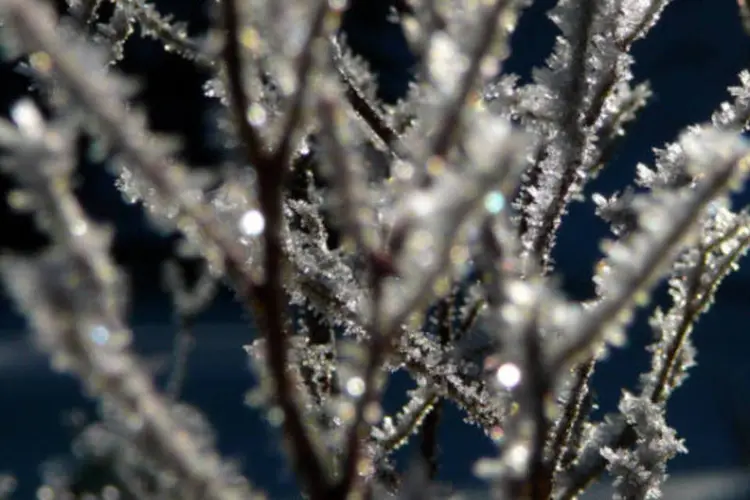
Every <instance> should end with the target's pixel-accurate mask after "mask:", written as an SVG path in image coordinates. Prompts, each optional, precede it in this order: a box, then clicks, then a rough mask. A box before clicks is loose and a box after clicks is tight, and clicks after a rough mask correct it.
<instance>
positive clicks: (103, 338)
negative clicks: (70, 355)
mask: <svg viewBox="0 0 750 500" xmlns="http://www.w3.org/2000/svg"><path fill="white" fill-rule="evenodd" d="M89 336H90V337H91V340H92V341H93V342H94V343H95V344H98V345H104V344H106V343H107V342H109V339H110V336H111V335H110V333H109V330H108V329H107V327H106V326H104V325H96V326H95V327H93V328H92V329H91V331H90V332H89Z"/></svg>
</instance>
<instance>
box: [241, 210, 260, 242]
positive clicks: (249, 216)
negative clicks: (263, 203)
mask: <svg viewBox="0 0 750 500" xmlns="http://www.w3.org/2000/svg"><path fill="white" fill-rule="evenodd" d="M265 227H266V219H265V218H264V217H263V214H262V213H260V211H259V210H248V211H247V212H245V213H244V214H242V217H240V222H239V228H240V232H242V234H244V235H246V236H258V235H259V234H262V233H263V230H264V229H265Z"/></svg>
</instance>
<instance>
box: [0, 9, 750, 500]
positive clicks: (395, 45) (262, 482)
mask: <svg viewBox="0 0 750 500" xmlns="http://www.w3.org/2000/svg"><path fill="white" fill-rule="evenodd" d="M156 4H157V5H158V7H159V10H160V11H161V12H163V13H167V12H172V13H174V14H175V16H176V17H177V18H179V19H183V20H187V21H190V26H191V29H192V30H194V31H195V32H199V31H200V30H202V29H203V28H204V27H205V24H206V13H205V10H204V7H203V5H202V3H201V2H198V1H187V0H182V1H180V0H161V1H158V2H156ZM387 4H388V2H385V1H384V2H377V1H368V0H359V1H356V0H355V1H354V2H353V7H352V8H351V9H350V11H349V12H348V13H347V15H346V16H345V21H344V29H345V30H346V31H347V33H348V37H349V41H350V45H351V46H352V47H353V48H354V49H355V50H356V51H357V52H359V53H361V54H362V55H363V56H364V57H365V58H366V59H367V60H368V61H369V62H370V64H371V67H372V69H373V70H374V71H375V72H376V73H377V74H378V75H379V82H380V93H381V97H382V98H384V99H385V100H389V101H393V100H395V99H397V98H398V97H399V96H400V95H402V94H403V92H404V91H405V89H406V85H407V82H408V78H409V68H410V66H411V65H412V64H413V63H414V60H413V57H411V55H410V54H409V53H408V51H407V50H406V47H405V44H404V41H403V37H402V36H401V33H400V31H399V28H398V27H397V26H396V25H393V24H391V23H389V22H388V21H387V20H386V13H387V8H386V6H387ZM551 5H552V2H551V1H550V0H545V1H537V2H536V3H535V5H534V7H533V8H531V9H530V10H529V11H528V12H527V13H526V14H525V15H524V17H523V18H522V22H521V24H520V26H519V29H518V30H517V32H516V34H515V35H514V39H513V55H512V57H511V59H510V60H509V61H508V63H507V65H506V69H507V71H511V72H515V73H518V74H520V75H521V76H522V77H523V78H524V79H528V77H529V74H530V69H531V68H532V67H533V66H536V65H540V64H542V62H543V61H544V58H545V57H546V55H547V54H548V53H549V50H550V48H551V44H552V42H553V39H554V36H556V30H555V28H554V26H553V25H552V23H551V22H550V21H549V20H547V19H546V17H545V16H544V12H546V10H548V9H549V7H550V6H551ZM126 51H127V52H126V53H127V57H126V59H125V61H124V62H123V63H122V64H121V65H120V68H121V69H122V70H123V71H125V72H127V73H129V74H133V75H137V76H138V78H139V79H140V80H141V81H142V82H143V83H144V90H143V92H142V93H141V94H140V95H139V99H140V100H141V101H142V102H143V103H145V104H146V105H147V106H148V108H149V117H150V120H151V124H152V126H153V128H154V129H157V130H161V131H171V132H174V133H177V134H179V135H181V136H182V137H183V138H184V140H185V149H184V156H185V159H187V160H189V161H190V163H192V164H196V165H204V166H207V165H212V164H214V165H215V164H216V163H217V162H218V161H219V160H220V158H221V155H222V151H221V146H220V144H217V143H216V142H215V141H213V140H212V133H211V132H212V130H213V129H212V124H211V120H210V112H211V109H212V106H214V105H215V104H214V103H212V102H211V101H208V100H206V99H204V98H203V97H202V90H201V86H202V84H203V82H204V81H205V77H206V75H202V74H199V73H197V72H196V71H195V70H194V69H193V68H192V67H191V65H190V64H189V63H187V62H185V61H183V60H182V59H180V58H179V57H177V56H174V55H172V54H168V53H165V52H164V51H163V50H161V49H160V47H159V45H158V44H156V43H155V42H153V41H149V40H143V39H140V38H137V37H134V38H132V39H131V40H130V41H129V42H128V45H127V49H126ZM634 55H635V56H636V60H637V61H638V63H637V64H636V66H635V73H636V80H637V81H642V80H644V79H648V80H649V81H650V82H651V84H652V88H653V90H654V98H653V99H652V102H651V103H650V104H649V106H648V107H647V108H646V109H645V110H644V111H643V112H642V113H641V115H640V119H639V120H638V121H637V122H636V123H635V124H633V125H631V126H630V127H629V129H628V130H629V132H630V134H629V136H628V138H627V139H626V141H625V143H624V144H623V147H622V148H621V149H620V151H619V154H618V155H617V157H616V158H615V161H614V162H613V163H612V164H611V165H609V166H608V167H607V170H606V171H605V172H604V174H603V175H601V176H600V178H599V179H597V181H596V182H595V184H594V185H592V186H590V187H589V189H587V192H586V193H587V195H590V194H591V193H592V192H596V191H598V192H602V193H604V194H609V193H611V192H612V191H614V190H618V189H622V188H623V187H624V186H626V185H628V183H629V182H630V181H631V180H632V178H633V174H634V169H635V165H636V163H637V162H639V161H641V162H648V163H652V152H651V148H652V147H660V146H662V145H663V144H664V143H665V142H667V141H671V140H674V138H675V137H676V135H677V133H678V132H679V131H680V130H681V129H682V127H684V126H685V125H688V124H692V123H695V122H701V121H704V120H706V119H708V117H709V116H710V113H711V112H712V111H713V110H714V109H716V107H717V105H718V103H719V102H721V101H722V100H726V99H727V98H728V96H727V93H726V87H727V86H729V85H736V84H737V78H736V75H737V73H738V72H739V71H740V69H742V68H745V67H748V63H750V38H748V37H747V35H745V34H744V33H743V32H742V29H741V26H740V22H739V18H738V15H737V6H736V4H735V3H734V2H733V1H731V0H675V1H673V3H672V4H671V5H670V6H669V7H668V8H667V10H666V12H665V14H664V16H663V19H662V20H661V22H660V23H659V25H657V27H656V28H655V29H654V30H653V31H652V32H651V34H650V35H649V37H648V39H646V40H645V41H640V42H638V43H637V44H636V46H635V48H634ZM0 86H1V87H2V91H1V92H0V112H2V113H7V110H8V107H9V106H10V105H11V104H12V103H13V102H14V101H15V100H16V99H17V98H18V96H19V95H21V94H22V93H25V92H26V88H27V86H28V81H26V79H25V78H24V77H23V75H22V74H20V73H19V72H18V71H14V67H13V66H12V65H10V64H6V65H4V66H3V67H2V71H0ZM79 178H80V186H79V189H78V191H79V194H80V196H81V199H82V201H83V203H84V206H85V207H86V209H87V210H88V212H89V213H90V215H91V216H92V217H94V218H96V219H98V220H103V221H110V222H113V223H115V224H116V226H117V237H116V241H115V255H116V258H117V260H118V262H120V264H121V265H123V266H125V267H126V268H127V269H128V271H129V272H130V273H131V275H132V278H133V282H132V285H133V288H132V298H133V307H132V312H131V318H130V320H131V324H132V325H133V328H134V331H135V335H136V346H137V348H138V350H139V352H141V353H142V354H143V355H144V356H146V357H147V358H148V359H150V360H152V361H153V362H154V363H155V364H159V363H162V364H163V362H164V360H165V359H168V354H169V351H170V345H171V342H172V337H173V334H174V328H173V326H172V325H173V322H172V316H171V310H170V306H169V299H168V297H167V296H166V295H165V294H164V293H163V292H162V291H161V290H160V287H159V282H158V279H157V277H158V276H159V269H160V264H161V262H162V261H163V259H164V258H165V257H166V256H168V255H170V254H171V252H172V248H173V238H172V237H170V236H163V235H158V234H156V233H155V232H154V231H153V230H151V229H150V228H149V226H148V224H147V223H146V222H145V221H144V218H143V216H142V214H141V210H140V208H139V207H137V206H132V205H127V204H125V203H124V202H123V201H122V199H121V197H120V195H119V193H118V192H117V191H116V190H115V188H114V187H113V186H112V179H111V178H110V177H109V176H108V174H107V173H106V171H105V169H103V168H102V165H98V164H91V163H84V164H82V166H81V171H80V177H79ZM0 181H2V184H1V185H0V188H2V189H3V191H4V192H7V190H8V189H9V188H10V187H11V186H12V183H11V182H10V181H9V180H8V179H6V178H5V177H2V178H0ZM740 198H741V199H740V202H742V201H744V202H747V201H748V196H747V195H743V196H741V197H740ZM4 199H5V196H3V200H4ZM3 203H4V201H3ZM606 234H607V232H606V226H605V224H604V223H603V222H601V221H599V220H597V219H596V218H595V217H594V216H593V209H592V204H591V203H590V201H587V202H586V203H578V204H576V205H574V206H573V207H572V209H571V212H570V215H569V216H568V218H567V220H566V222H565V223H564V225H563V230H562V232H561V234H560V238H559V244H558V247H557V249H556V252H555V256H556V259H557V261H558V273H559V274H560V275H561V276H562V278H563V282H564V286H565V288H566V290H567V292H568V293H569V294H570V295H572V296H574V297H578V298H585V297H588V296H590V294H591V293H592V288H591V285H590V277H591V268H592V264H593V262H594V261H595V259H596V257H597V255H598V250H597V242H598V241H599V239H601V238H602V237H604V236H606ZM44 244H45V238H44V237H43V236H42V235H41V234H39V233H37V232H36V231H35V230H34V227H33V224H32V223H31V220H30V219H29V218H28V217H23V216H19V215H18V214H14V213H12V212H11V211H10V210H8V208H7V206H5V205H2V209H1V210H0V245H2V248H3V250H4V251H16V252H32V251H35V250H38V249H40V248H42V247H43V246H44ZM663 295H664V294H663V293H662V294H661V295H660V297H661V296H663ZM661 303H665V301H664V300H661ZM647 316H648V314H646V313H643V314H640V315H639V317H638V321H637V322H636V325H635V326H634V328H633V329H632V332H633V333H632V336H631V338H630V343H629V346H628V347H626V348H625V349H622V350H619V351H617V352H615V353H613V355H612V356H611V359H610V360H609V362H607V363H605V364H604V365H602V366H601V367H600V369H599V371H598V373H597V377H596V392H597V395H598V401H599V404H600V407H601V408H602V409H603V410H609V409H612V408H614V406H615V405H616V403H617V400H618V399H619V396H620V388H621V387H633V385H634V383H635V381H636V377H637V375H638V373H639V372H641V371H643V370H644V369H646V368H647V366H648V358H647V357H646V355H645V354H644V352H643V345H644V344H645V343H646V342H648V341H649V340H650V335H651V333H650V331H649V329H648V327H647V326H646V323H645V321H644V320H645V318H646V317H647ZM749 320H750V266H747V265H746V266H745V267H744V268H743V269H741V270H740V271H739V272H737V273H735V274H734V275H732V276H731V277H730V278H729V279H728V280H727V281H726V283H725V284H724V285H723V286H722V289H721V291H720V292H719V297H718V300H717V304H716V305H715V306H714V307H713V308H712V309H711V311H710V313H709V314H708V315H706V316H705V317H703V318H702V319H701V321H700V323H699V325H698V328H697V330H696V332H695V335H694V342H695V344H696V345H697V347H698V362H699V366H698V367H697V368H696V369H695V370H694V371H693V372H692V375H691V376H690V379H689V380H688V381H687V383H686V385H685V386H684V387H682V388H680V389H679V390H678V391H677V393H676V394H675V396H674V398H673V400H672V401H671V403H670V406H669V422H670V424H671V425H673V426H674V427H675V428H676V429H677V431H678V434H679V435H680V436H682V437H684V438H685V439H686V444H687V446H688V448H689V449H690V454H688V455H684V456H679V457H677V458H676V459H675V460H674V461H673V462H672V463H671V465H670V471H672V472H674V473H679V472H695V471H699V470H700V471H703V470H709V469H711V470H713V469H730V468H731V469H736V468H746V467H747V466H748V465H749V464H750V399H749V398H748V394H749V392H748V389H750V363H748V361H747V359H746V358H747V353H748V352H750V349H748V347H750V338H748V334H750V332H748V331H747V327H746V325H747V324H748V321H749ZM24 328H25V326H24V322H23V320H22V318H21V317H20V316H19V315H18V314H17V313H16V312H15V311H14V310H13V308H12V305H11V304H10V302H8V301H7V300H3V302H1V303H0V472H2V471H7V472H14V473H16V474H18V475H19V478H20V480H21V495H20V496H19V498H30V495H31V492H32V491H33V490H32V489H31V488H32V487H33V485H35V484H37V477H38V476H37V474H38V471H39V467H38V466H39V464H40V463H41V462H42V461H43V460H45V459H48V458H54V457H65V456H66V454H68V453H69V439H70V437H71V435H72V434H71V432H72V431H71V430H70V428H69V426H68V425H67V424H66V416H65V412H66V411H67V410H70V409H72V408H82V409H84V410H85V411H91V409H92V408H93V407H92V405H91V404H89V403H88V402H87V401H86V399H85V398H84V397H83V396H82V395H81V394H80V393H79V389H78V385H77V383H76V382H75V381H74V380H72V379H70V378H68V377H66V376H58V375H55V374H53V373H52V372H51V370H50V369H49V368H48V365H47V362H46V360H45V359H44V358H43V357H41V356H40V355H38V354H36V353H35V351H34V350H33V348H32V347H31V345H30V344H29V342H28V340H27V335H26V334H25V333H24ZM196 336H197V348H196V351H195V353H194V355H193V356H192V357H191V361H190V372H189V375H188V379H187V384H186V387H185V391H184V397H185V399H186V400H187V401H189V402H191V403H194V404H196V405H198V406H200V407H201V408H202V409H203V410H204V411H205V413H206V414H207V415H208V417H209V418H210V420H211V422H212V423H213V425H214V426H215V428H216V429H217V431H218V435H219V446H220V448H221V450H222V451H223V452H224V453H225V454H226V455H228V456H232V457H236V458H240V459H242V460H243V464H244V468H245V471H246V472H247V473H248V475H249V476H250V477H251V478H252V480H253V481H254V482H255V484H257V485H259V486H262V487H265V488H269V489H270V493H271V494H272V496H273V497H277V496H279V495H281V494H282V492H290V491H294V490H293V489H290V488H293V486H292V482H293V481H292V479H291V475H290V474H289V472H288V470H287V469H286V467H285V465H284V462H283V457H282V456H281V452H280V450H279V448H278V447H277V440H276V437H277V436H276V430H275V429H272V428H269V427H268V426H267V425H266V424H265V423H264V421H263V420H262V419H261V418H260V417H259V415H258V412H257V411H255V410H252V409H250V408H248V407H247V406H245V405H244V404H243V396H244V393H245V391H246V390H248V389H249V388H250V387H251V386H252V383H253V382H252V378H251V376H250V373H249V371H248V369H247V362H246V359H245V353H244V351H243V350H242V349H241V347H240V346H241V345H242V344H245V343H249V342H250V341H251V339H252V338H253V331H252V327H251V326H249V325H248V323H247V321H245V320H244V319H243V316H242V312H241V310H240V308H239V306H238V305H237V304H236V303H234V302H233V300H232V297H231V294H229V293H228V292H226V291H223V292H222V293H221V294H220V296H219V298H218V300H217V301H216V303H215V304H214V305H213V306H212V307H211V309H210V310H209V311H207V312H206V313H205V314H203V315H202V316H201V318H200V321H199V325H198V327H197V329H196ZM163 372H164V370H162V373H163ZM162 378H163V377H162ZM409 384H410V382H409V381H408V379H407V378H406V377H401V378H400V379H399V381H398V382H397V383H396V384H394V389H393V390H392V391H391V392H392V393H393V394H397V393H398V392H399V390H401V389H403V387H406V386H409ZM397 389H398V390H397ZM398 400H399V398H398V396H397V395H395V396H391V397H389V399H388V401H387V406H388V407H391V408H395V405H396V404H397V403H398ZM441 433H442V438H443V443H444V447H443V456H444V460H443V462H442V468H441V471H440V477H441V478H442V479H446V480H450V481H453V482H455V483H457V484H464V485H469V484H474V483H475V481H476V480H474V479H473V478H472V477H471V474H470V470H471V465H472V463H473V462H474V460H475V459H476V458H478V457H480V456H481V455H483V454H484V455H487V454H489V453H491V452H492V447H491V446H490V445H489V444H488V442H487V441H486V440H485V439H484V438H483V437H482V435H481V433H480V432H479V431H478V430H477V429H474V428H470V427H468V426H466V425H462V424H461V415H460V413H459V412H457V411H455V410H454V409H452V408H449V409H448V410H447V415H446V418H445V423H444V425H443V426H442V428H441ZM409 453H410V451H409V450H406V451H405V452H404V453H402V458H404V460H405V458H408V456H409Z"/></svg>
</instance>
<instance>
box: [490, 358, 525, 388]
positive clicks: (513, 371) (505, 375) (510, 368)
mask: <svg viewBox="0 0 750 500" xmlns="http://www.w3.org/2000/svg"><path fill="white" fill-rule="evenodd" d="M495 377H496V378H497V381H498V382H499V383H500V385H502V386H503V387H505V388H506V389H512V388H514V387H515V386H517V385H518V383H519V382H521V370H520V369H519V368H518V367H517V366H516V365H514V364H513V363H503V364H502V365H500V368H498V369H497V373H495Z"/></svg>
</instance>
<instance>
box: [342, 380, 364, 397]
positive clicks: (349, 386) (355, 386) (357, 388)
mask: <svg viewBox="0 0 750 500" xmlns="http://www.w3.org/2000/svg"><path fill="white" fill-rule="evenodd" d="M346 392H348V393H349V394H350V395H351V396H353V397H355V398H358V397H360V396H361V395H362V394H364V393H365V381H364V380H363V379H362V377H352V378H350V379H349V380H347V381H346Z"/></svg>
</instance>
